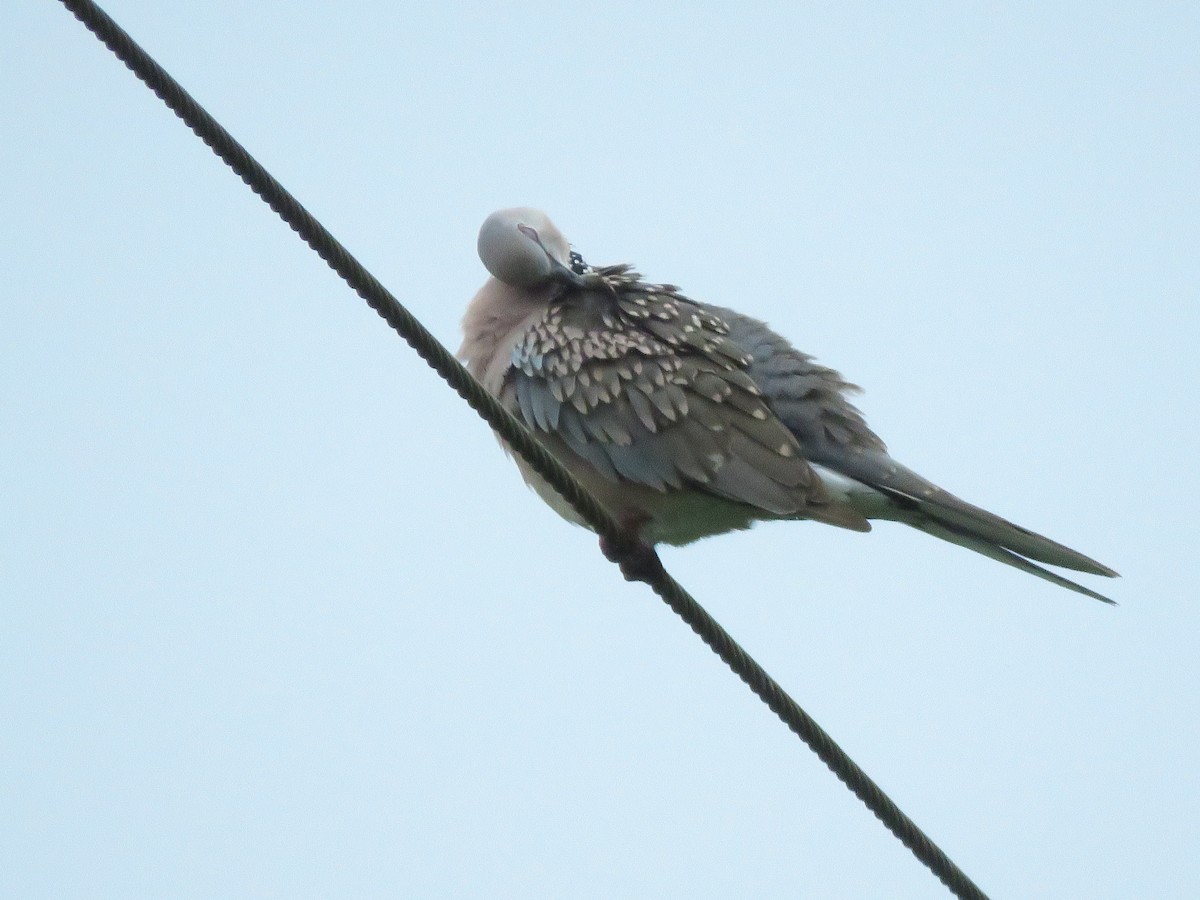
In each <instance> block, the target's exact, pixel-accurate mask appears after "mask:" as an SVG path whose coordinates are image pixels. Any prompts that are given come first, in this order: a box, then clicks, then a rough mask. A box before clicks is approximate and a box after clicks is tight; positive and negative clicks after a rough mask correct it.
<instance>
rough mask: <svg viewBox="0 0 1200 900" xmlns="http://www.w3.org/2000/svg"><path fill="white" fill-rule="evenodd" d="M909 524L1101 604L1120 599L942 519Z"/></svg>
mask: <svg viewBox="0 0 1200 900" xmlns="http://www.w3.org/2000/svg"><path fill="white" fill-rule="evenodd" d="M904 521H905V522H907V524H910V525H912V526H913V527H914V528H919V529H921V531H924V532H925V533H926V534H930V535H933V536H934V537H936V538H941V539H942V540H943V541H949V542H950V543H952V544H958V545H959V546H960V547H966V548H967V549H968V550H974V551H975V552H976V553H982V554H983V555H984V556H986V557H989V558H990V559H994V560H996V561H997V562H1002V563H1004V564H1005V565H1009V566H1012V567H1013V568H1014V569H1020V570H1021V571H1022V572H1028V573H1029V574H1030V575H1036V576H1037V577H1038V578H1042V579H1044V580H1046V581H1049V582H1050V583H1051V584H1057V585H1058V586H1059V587H1064V588H1066V589H1067V590H1069V591H1074V592H1075V593H1077V594H1083V595H1084V596H1085V597H1091V598H1093V599H1094V600H1099V601H1101V602H1102V603H1108V604H1110V605H1112V606H1116V605H1117V602H1116V601H1115V600H1112V599H1111V598H1109V597H1105V596H1104V595H1103V594H1099V593H1097V592H1096V591H1093V590H1092V589H1091V588H1087V587H1084V586H1083V585H1082V584H1077V583H1075V582H1074V581H1071V579H1069V578H1064V577H1063V576H1061V575H1059V574H1057V573H1055V572H1051V571H1050V570H1049V569H1043V568H1042V567H1041V566H1039V565H1037V564H1036V563H1032V562H1030V561H1029V560H1027V559H1026V558H1025V557H1023V556H1018V555H1017V554H1016V553H1014V552H1012V551H1011V550H1008V549H1006V548H1004V547H1002V546H1000V545H998V544H995V543H992V542H991V541H989V540H987V539H986V538H983V537H979V536H977V535H974V534H969V533H966V532H963V531H960V530H958V529H956V528H954V527H953V526H951V525H947V524H945V523H943V522H939V521H937V520H936V519H930V518H925V519H917V518H916V517H913V518H912V519H905V520H904Z"/></svg>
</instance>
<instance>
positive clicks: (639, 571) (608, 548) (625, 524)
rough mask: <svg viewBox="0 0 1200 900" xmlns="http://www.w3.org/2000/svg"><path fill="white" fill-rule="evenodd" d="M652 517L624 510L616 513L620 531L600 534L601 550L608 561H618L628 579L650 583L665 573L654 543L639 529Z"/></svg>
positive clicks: (622, 572)
mask: <svg viewBox="0 0 1200 900" xmlns="http://www.w3.org/2000/svg"><path fill="white" fill-rule="evenodd" d="M648 520H649V517H648V516H647V515H646V514H645V513H643V512H636V513H634V512H624V513H622V514H620V515H618V516H617V525H618V527H619V528H620V531H619V533H618V534H616V535H611V536H610V535H601V536H600V552H601V553H603V554H604V556H605V557H606V558H607V559H608V561H609V562H614V563H616V564H617V565H618V566H619V567H620V569H621V574H622V575H624V576H625V580H626V581H644V582H646V583H647V584H649V583H650V582H651V581H652V580H653V579H654V578H656V577H658V576H661V575H662V573H663V564H662V560H660V559H659V558H658V553H657V551H655V549H654V545H653V544H647V543H646V542H645V541H644V540H642V538H641V535H640V532H641V529H642V526H643V525H645V524H646V522H647V521H648Z"/></svg>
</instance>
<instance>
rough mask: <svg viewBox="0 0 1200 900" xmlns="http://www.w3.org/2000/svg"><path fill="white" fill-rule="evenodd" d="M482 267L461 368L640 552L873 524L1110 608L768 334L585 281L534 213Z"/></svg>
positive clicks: (577, 263)
mask: <svg viewBox="0 0 1200 900" xmlns="http://www.w3.org/2000/svg"><path fill="white" fill-rule="evenodd" d="M479 256H480V258H481V260H482V261H483V264H484V266H485V267H486V268H487V270H488V272H489V273H490V274H491V276H492V277H491V278H489V279H488V281H487V283H486V284H484V286H483V288H482V289H480V291H479V293H478V294H476V295H475V298H474V299H473V300H472V301H471V304H470V306H469V307H468V309H467V312H466V315H465V317H464V319H463V333H464V340H463V344H462V348H461V349H460V350H459V355H460V356H461V357H462V358H463V359H464V361H465V362H466V363H467V366H468V368H469V370H470V371H471V373H472V374H473V375H474V376H475V377H476V378H478V379H479V380H480V381H481V382H482V383H483V385H484V387H485V388H487V390H488V391H489V392H491V393H492V394H493V395H494V396H496V397H497V398H499V400H500V401H501V402H502V403H503V405H504V406H505V407H506V408H507V409H508V410H509V411H510V412H512V413H513V415H515V416H517V418H519V419H520V420H521V421H522V422H524V423H525V425H527V426H528V427H529V428H530V429H532V431H533V433H534V434H535V435H536V436H537V437H538V439H539V440H540V441H541V442H542V443H543V444H544V445H545V446H546V448H547V449H549V450H550V451H551V452H552V453H553V454H554V455H555V456H556V457H557V458H558V459H559V460H560V461H561V462H562V463H563V464H564V465H565V466H566V467H567V469H568V470H570V471H571V472H572V473H573V474H574V475H575V477H576V478H578V479H579V481H580V482H582V483H583V485H584V486H585V487H586V488H587V489H588V490H589V491H590V492H591V493H592V494H593V495H594V496H595V497H596V499H597V500H599V501H600V503H601V504H602V505H603V506H605V507H606V508H607V509H608V510H609V511H610V513H611V514H612V515H613V517H614V518H615V519H616V521H618V522H620V523H622V525H623V527H624V528H626V529H627V530H628V532H629V534H628V537H629V539H630V540H631V541H632V542H633V543H635V544H637V545H638V546H641V547H643V548H646V549H650V548H653V546H654V545H655V544H657V543H666V544H687V543H690V542H692V541H695V540H698V539H700V538H703V537H707V536H709V535H714V534H720V533H723V532H726V531H731V530H734V529H740V528H747V527H749V526H750V525H752V524H753V523H755V522H756V521H762V520H773V519H813V520H816V521H818V522H825V523H827V524H830V525H838V526H840V527H842V528H849V529H853V530H856V531H869V530H870V528H871V525H870V522H869V520H871V519H891V520H894V521H899V522H903V523H904V524H906V525H910V526H912V527H914V528H919V529H921V530H922V531H924V532H926V533H927V534H931V535H933V536H934V537H938V538H941V539H943V540H946V541H950V542H952V543H955V544H959V545H961V546H964V547H968V548H970V549H971V550H974V551H976V552H978V553H982V554H983V555H985V556H988V557H991V558H992V559H995V560H998V561H1000V562H1003V563H1007V564H1008V565H1011V566H1014V567H1016V568H1018V569H1021V570H1023V571H1025V572H1029V573H1031V574H1033V575H1037V576H1038V577H1040V578H1044V579H1046V580H1047V581H1050V582H1053V583H1054V584H1057V585H1060V586H1062V587H1065V588H1068V589H1070V590H1073V591H1077V592H1078V593H1081V594H1085V595H1087V596H1089V597H1094V598H1096V599H1097V600H1103V601H1105V602H1108V603H1111V602H1112V601H1111V600H1109V599H1108V598H1107V597H1104V596H1102V595H1100V594H1098V593H1096V592H1095V591H1093V590H1091V589H1089V588H1087V587H1084V586H1083V585H1080V584H1076V583H1075V582H1073V581H1070V580H1068V579H1067V578H1064V577H1063V576H1061V575H1059V574H1057V573H1055V572H1052V571H1050V570H1048V569H1046V568H1043V567H1042V566H1040V565H1038V564H1037V563H1045V564H1049V565H1053V566H1059V567H1062V568H1066V569H1073V570H1076V571H1080V572H1087V573H1091V574H1094V575H1106V576H1115V575H1116V573H1115V572H1114V571H1113V570H1111V569H1109V568H1108V567H1107V566H1104V565H1101V564H1100V563H1098V562H1096V561H1095V560H1092V559H1089V558H1088V557H1086V556H1084V555H1083V554H1081V553H1077V552H1076V551H1074V550H1071V549H1069V548H1067V547H1065V546H1063V545H1062V544H1059V543H1057V542H1055V541H1052V540H1050V539H1049V538H1045V537H1042V536H1041V535H1039V534H1035V533H1034V532H1032V531H1028V530H1027V529H1025V528H1022V527H1020V526H1018V525H1014V524H1013V523H1011V522H1008V521H1006V520H1005V519H1002V518H1000V517H998V516H995V515H993V514H992V513H990V512H987V511H985V510H983V509H980V508H979V507H977V506H973V505H971V504H969V503H966V502H965V501H963V500H960V499H959V498H957V497H955V496H954V495H953V494H950V493H948V492H947V491H944V490H942V489H941V488H939V487H938V486H936V485H935V484H933V483H931V482H929V481H926V480H925V479H924V478H922V477H921V476H919V475H917V474H916V473H915V472H913V471H911V470H910V469H908V468H906V467H904V466H902V465H901V464H900V463H898V462H896V461H895V460H894V459H892V458H891V456H889V455H888V453H887V448H886V447H885V446H884V443H883V441H881V440H880V439H879V437H878V436H876V435H875V433H874V432H873V431H871V429H870V428H868V427H867V424H866V422H865V421H864V419H863V417H862V414H861V413H860V412H859V411H858V410H857V409H856V408H855V407H854V406H852V405H851V404H850V403H849V402H848V401H847V399H846V395H847V394H848V393H849V392H851V391H853V390H854V389H855V388H854V385H852V384H849V383H848V382H846V381H845V380H844V379H843V378H842V376H841V375H839V374H838V373H837V372H835V371H833V370H832V369H828V368H826V367H824V366H821V365H818V364H817V363H816V362H814V360H813V358H812V357H810V356H808V355H807V354H805V353H801V352H800V351H798V350H796V349H795V348H794V347H792V346H791V344H789V343H788V342H787V340H785V339H784V338H782V337H780V336H779V335H777V334H775V333H774V332H773V331H771V330H770V329H769V328H768V327H767V326H766V325H765V324H763V323H762V322H759V321H756V320H755V319H751V318H749V317H747V316H744V315H741V314H740V313H736V312H733V311H732V310H728V309H723V308H720V307H716V306H710V305H708V304H704V303H699V302H697V301H695V300H692V299H690V298H688V297H686V296H684V295H683V294H681V293H680V292H679V289H678V288H676V287H674V286H673V285H669V284H652V283H650V282H647V281H644V280H643V279H642V277H641V276H640V275H639V274H638V273H637V272H635V271H633V270H632V269H631V268H630V267H629V266H624V265H616V266H607V267H603V268H592V267H590V266H588V265H587V264H585V263H584V262H583V259H582V258H581V257H580V256H579V255H578V254H576V253H574V252H572V250H571V247H570V245H569V244H568V243H567V241H566V239H565V238H564V237H563V236H562V234H561V233H560V232H559V230H558V229H557V228H556V227H555V226H554V224H553V223H552V222H551V221H550V220H549V219H548V218H547V217H546V215H545V214H544V213H542V212H540V211H538V210H534V209H527V208H517V209H505V210H500V211H499V212H495V213H493V214H492V215H490V216H489V217H488V218H487V220H486V221H485V222H484V223H483V227H482V228H481V229H480V232H479ZM517 465H518V466H519V467H520V469H521V473H522V475H523V477H524V478H525V480H526V482H528V483H529V484H530V486H532V487H533V488H534V490H536V491H537V493H538V494H539V495H540V496H541V497H542V498H543V499H544V500H545V501H546V502H547V503H549V505H550V506H551V507H553V508H554V509H555V510H556V511H557V512H559V513H560V514H561V515H563V516H564V517H565V518H567V519H569V520H571V521H573V522H576V523H580V524H582V523H581V522H580V519H579V517H578V516H577V514H576V513H575V512H574V511H573V510H572V509H571V508H570V507H569V506H568V505H567V504H566V502H565V501H564V500H562V498H561V497H559V496H558V494H557V493H556V492H555V491H554V490H553V489H552V488H550V487H549V485H547V484H546V483H545V482H544V481H543V480H542V479H541V478H540V477H539V476H538V475H537V474H536V473H535V472H534V471H533V470H532V469H531V468H530V467H529V466H528V465H527V464H525V463H524V462H523V461H522V460H520V459H518V460H517ZM650 552H651V553H652V552H653V551H652V549H651V550H650ZM627 575H629V572H627ZM630 577H633V576H630Z"/></svg>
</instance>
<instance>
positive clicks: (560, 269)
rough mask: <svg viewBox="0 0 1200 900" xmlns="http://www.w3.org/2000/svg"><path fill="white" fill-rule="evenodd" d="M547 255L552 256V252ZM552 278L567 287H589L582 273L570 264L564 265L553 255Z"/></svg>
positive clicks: (551, 262)
mask: <svg viewBox="0 0 1200 900" xmlns="http://www.w3.org/2000/svg"><path fill="white" fill-rule="evenodd" d="M546 255H547V256H550V254H546ZM550 278H551V279H552V280H554V281H557V282H558V283H559V284H561V285H565V286H566V287H572V288H579V289H582V288H585V287H587V283H586V282H585V281H584V278H583V276H582V275H580V274H579V273H578V272H576V271H575V270H574V269H572V268H571V267H570V266H564V265H563V264H562V263H560V262H559V261H558V260H557V259H555V258H554V257H553V256H550Z"/></svg>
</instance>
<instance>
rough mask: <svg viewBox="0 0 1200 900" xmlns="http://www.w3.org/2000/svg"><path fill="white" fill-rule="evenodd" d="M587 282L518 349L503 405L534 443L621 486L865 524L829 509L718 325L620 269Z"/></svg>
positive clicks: (745, 360)
mask: <svg viewBox="0 0 1200 900" xmlns="http://www.w3.org/2000/svg"><path fill="white" fill-rule="evenodd" d="M589 283H590V286H589V288H588V289H584V290H574V291H571V292H569V293H566V294H564V296H562V297H560V298H559V299H558V300H557V301H555V302H554V303H552V304H550V305H549V306H548V307H547V309H546V312H545V314H544V315H543V316H542V317H541V319H540V320H539V321H537V322H536V323H535V324H534V325H533V326H532V327H531V328H529V329H528V331H526V333H525V334H524V335H523V337H522V338H521V340H519V341H518V343H517V344H516V346H515V348H514V350H513V355H512V366H511V368H510V370H509V373H508V375H507V377H506V378H505V382H504V385H503V387H502V399H504V400H506V401H507V403H508V405H509V407H510V408H513V409H515V410H517V411H518V412H519V414H520V417H521V418H522V419H524V421H525V422H526V424H528V425H529V426H530V427H532V428H533V429H534V430H535V432H542V433H546V434H553V435H556V436H557V437H558V438H560V439H561V440H562V441H563V443H565V445H566V446H567V448H568V449H569V450H571V451H572V452H574V453H575V454H577V455H578V456H579V457H581V458H582V459H583V460H586V461H587V462H588V463H589V464H590V465H591V467H592V468H593V469H594V470H595V471H596V472H598V473H600V474H601V475H602V476H603V477H605V478H607V479H609V480H611V481H615V482H618V483H619V482H630V483H634V484H637V485H642V486H645V487H649V488H652V489H654V490H656V491H662V492H669V491H680V490H691V489H700V490H703V491H707V492H709V493H711V494H715V495H717V496H719V497H722V498H725V499H728V500H733V501H736V502H739V503H744V504H747V505H749V506H752V507H755V508H757V509H758V510H761V511H762V512H763V514H764V515H768V516H780V517H791V516H805V517H810V518H817V519H821V520H823V521H830V522H833V523H835V524H839V525H844V526H847V527H852V528H858V529H865V528H867V527H868V526H867V523H866V521H865V520H864V519H862V518H861V517H860V516H858V515H857V514H856V513H853V512H851V511H849V510H846V509H844V508H842V507H835V506H833V505H832V504H831V501H830V499H829V496H828V494H827V493H826V490H825V488H824V486H823V485H822V483H821V481H820V479H819V478H818V477H817V476H816V474H815V473H814V471H813V470H812V468H811V467H810V466H809V465H808V463H807V462H806V461H805V459H804V457H803V455H802V453H801V451H800V447H799V445H798V443H797V441H796V438H795V436H794V435H793V434H792V432H791V431H790V430H789V429H788V428H787V427H786V426H785V425H784V424H783V423H782V422H780V421H779V419H778V418H777V417H776V416H775V414H774V413H773V412H772V410H771V408H770V406H769V405H768V404H767V403H766V401H765V400H764V398H763V396H762V393H761V391H760V389H759V387H758V386H757V385H756V384H755V382H754V380H753V379H752V378H751V377H750V376H749V375H748V374H747V371H746V368H747V366H748V365H749V364H750V363H751V361H752V360H751V358H750V356H749V355H748V354H747V353H746V352H745V351H744V350H743V349H741V348H740V347H739V346H738V345H737V344H736V343H734V342H733V341H731V340H730V339H729V337H728V331H729V328H728V325H727V324H726V323H725V321H724V320H723V319H722V317H721V316H720V315H718V314H717V313H715V312H713V311H711V310H709V309H707V308H705V307H702V306H700V305H698V304H696V303H693V302H692V301H690V300H688V299H687V298H685V297H683V296H682V295H680V294H678V293H677V292H676V291H675V290H674V289H673V288H672V287H671V286H669V285H651V284H646V283H645V282H642V281H641V280H640V279H639V278H638V276H637V275H636V273H632V272H630V271H629V270H627V269H624V268H616V267H615V268H612V269H607V270H600V271H599V272H597V273H595V274H593V275H592V276H591V277H590V278H589Z"/></svg>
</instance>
